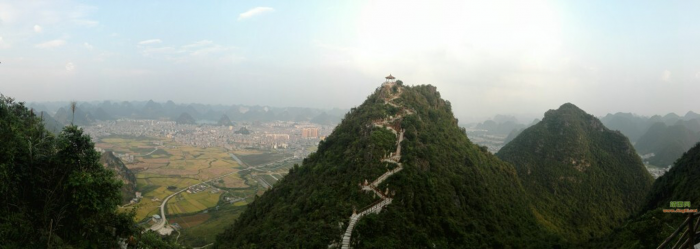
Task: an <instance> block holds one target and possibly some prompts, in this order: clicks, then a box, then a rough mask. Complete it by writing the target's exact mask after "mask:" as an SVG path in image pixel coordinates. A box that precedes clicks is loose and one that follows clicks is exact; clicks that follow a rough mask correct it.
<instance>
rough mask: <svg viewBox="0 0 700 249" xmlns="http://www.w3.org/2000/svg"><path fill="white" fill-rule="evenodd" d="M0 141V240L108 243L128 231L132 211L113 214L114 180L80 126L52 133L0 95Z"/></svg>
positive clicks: (65, 244)
mask: <svg viewBox="0 0 700 249" xmlns="http://www.w3.org/2000/svg"><path fill="white" fill-rule="evenodd" d="M0 141H3V143H2V144H1V145H0V198H2V201H0V244H2V245H3V246H6V247H9V248H14V247H49V248H51V247H79V248H85V247H99V248H109V247H116V245H117V243H118V240H119V238H125V237H128V235H131V234H135V232H136V227H135V226H134V222H133V218H132V215H133V214H130V213H121V212H117V205H118V204H119V203H120V201H121V195H120V192H119V190H120V187H121V182H118V181H116V180H115V179H114V178H113V173H112V172H111V171H109V170H107V169H105V168H104V167H103V166H102V165H101V164H100V163H99V157H100V154H99V153H98V152H96V151H95V149H94V145H93V143H92V142H91V141H90V137H89V136H87V135H85V134H83V131H82V129H79V128H78V127H76V126H68V127H66V128H64V129H63V131H62V132H61V133H60V134H59V135H58V136H54V135H52V134H50V133H49V132H48V131H46V129H45V128H44V126H43V124H42V120H41V119H40V118H37V117H36V116H35V115H34V113H33V112H32V111H31V110H29V109H27V108H26V107H25V106H24V105H23V104H22V103H15V102H14V101H13V100H12V99H11V98H7V97H4V96H0Z"/></svg>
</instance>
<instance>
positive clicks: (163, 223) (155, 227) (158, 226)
mask: <svg viewBox="0 0 700 249" xmlns="http://www.w3.org/2000/svg"><path fill="white" fill-rule="evenodd" d="M157 149H158V148H157V147H156V150H157ZM153 152H155V150H153ZM153 152H151V153H153ZM149 154H150V153H149ZM229 155H231V158H233V160H236V162H238V164H240V165H241V166H247V168H246V169H243V170H239V171H234V172H231V173H227V174H225V175H221V176H219V177H217V178H212V179H209V180H207V181H204V182H200V183H196V184H192V185H190V186H188V187H186V188H183V189H180V190H178V191H177V192H175V193H173V194H171V195H169V196H168V197H165V199H163V203H161V204H160V217H161V220H160V222H158V223H156V224H154V225H153V226H151V228H149V229H150V230H153V231H160V230H161V229H163V228H165V227H166V224H168V222H167V221H168V219H167V218H166V217H165V205H166V204H167V203H168V201H169V200H170V198H173V196H176V195H178V194H180V193H182V192H184V191H186V190H187V189H189V188H190V187H194V186H196V185H199V184H202V183H207V182H211V181H215V180H219V179H221V178H224V177H226V176H228V175H231V174H234V173H238V172H240V171H245V170H259V169H258V168H259V167H265V166H267V165H269V164H272V163H276V162H280V161H284V160H287V159H289V158H285V159H282V160H278V161H275V162H271V163H267V164H264V165H259V166H255V167H251V166H248V164H245V163H244V162H243V161H241V159H238V157H237V156H236V155H234V154H232V153H229ZM261 180H262V179H261ZM266 183H267V182H266Z"/></svg>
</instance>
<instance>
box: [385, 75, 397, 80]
mask: <svg viewBox="0 0 700 249" xmlns="http://www.w3.org/2000/svg"><path fill="white" fill-rule="evenodd" d="M385 78H387V79H389V80H393V79H395V78H394V76H391V74H389V76H386V77H385Z"/></svg>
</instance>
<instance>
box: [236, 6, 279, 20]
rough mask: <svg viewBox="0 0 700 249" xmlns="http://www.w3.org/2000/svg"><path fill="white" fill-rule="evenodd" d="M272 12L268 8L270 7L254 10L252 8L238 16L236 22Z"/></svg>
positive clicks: (271, 9)
mask: <svg viewBox="0 0 700 249" xmlns="http://www.w3.org/2000/svg"><path fill="white" fill-rule="evenodd" d="M273 11H275V9H273V8H270V7H255V8H252V9H250V10H248V11H246V12H243V13H241V14H240V15H238V20H239V21H240V20H243V19H247V18H251V17H253V16H255V15H259V14H262V13H265V12H273Z"/></svg>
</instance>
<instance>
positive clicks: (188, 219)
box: [168, 213, 211, 229]
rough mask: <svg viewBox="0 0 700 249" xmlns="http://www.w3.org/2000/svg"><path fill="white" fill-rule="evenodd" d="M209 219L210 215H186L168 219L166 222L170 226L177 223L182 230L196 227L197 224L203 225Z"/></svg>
mask: <svg viewBox="0 0 700 249" xmlns="http://www.w3.org/2000/svg"><path fill="white" fill-rule="evenodd" d="M209 218H211V215H210V214H208V213H207V214H195V215H188V216H180V217H175V216H172V217H168V222H170V224H173V223H178V224H179V225H180V226H181V227H182V228H185V229H187V228H191V227H195V226H198V225H199V224H202V223H204V222H205V221H207V220H209Z"/></svg>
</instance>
